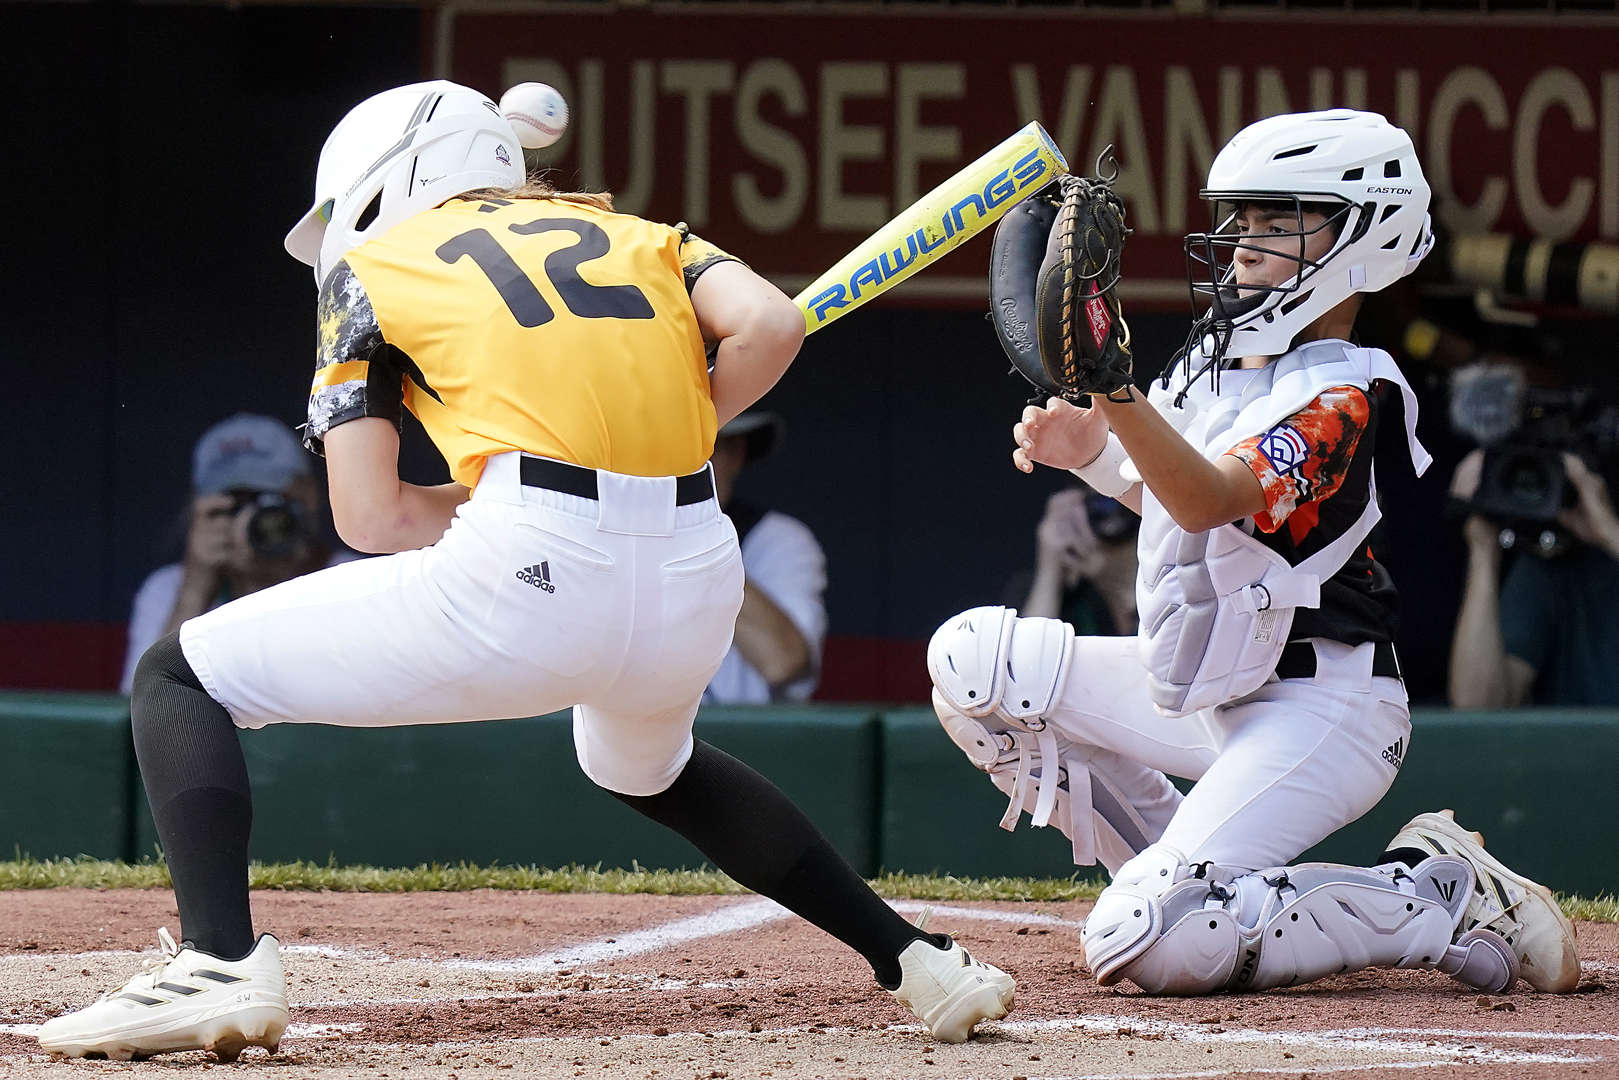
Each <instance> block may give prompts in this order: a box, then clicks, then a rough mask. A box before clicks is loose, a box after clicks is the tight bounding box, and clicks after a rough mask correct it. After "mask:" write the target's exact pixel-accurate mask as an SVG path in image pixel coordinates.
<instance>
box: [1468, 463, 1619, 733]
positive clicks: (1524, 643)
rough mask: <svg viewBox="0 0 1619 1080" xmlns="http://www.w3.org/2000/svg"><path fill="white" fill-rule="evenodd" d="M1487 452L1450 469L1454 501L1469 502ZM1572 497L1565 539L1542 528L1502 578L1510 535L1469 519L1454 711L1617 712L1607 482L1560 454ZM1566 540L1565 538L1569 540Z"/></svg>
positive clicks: (1613, 539)
mask: <svg viewBox="0 0 1619 1080" xmlns="http://www.w3.org/2000/svg"><path fill="white" fill-rule="evenodd" d="M1484 462H1485V453H1484V451H1483V450H1474V451H1472V452H1471V453H1469V454H1468V455H1467V456H1466V457H1464V458H1463V459H1462V461H1461V464H1460V465H1458V466H1457V467H1456V472H1455V475H1454V476H1453V477H1452V480H1451V489H1450V490H1451V495H1452V496H1453V497H1454V498H1455V499H1456V500H1458V501H1459V502H1462V503H1471V502H1472V501H1473V500H1474V497H1475V495H1476V494H1477V493H1478V490H1479V483H1480V479H1481V477H1482V475H1483V472H1484ZM1562 462H1563V474H1564V476H1565V477H1566V480H1567V484H1568V487H1569V488H1570V489H1571V491H1572V495H1571V497H1570V498H1567V499H1565V500H1564V501H1565V503H1567V502H1571V503H1572V505H1567V506H1566V507H1565V508H1564V509H1562V510H1560V511H1559V512H1558V513H1557V517H1556V523H1557V525H1559V526H1561V527H1562V529H1563V530H1566V534H1567V536H1566V537H1563V536H1561V535H1560V534H1559V533H1558V532H1556V531H1553V530H1551V529H1549V528H1548V529H1546V530H1545V531H1543V532H1542V533H1541V534H1540V538H1539V541H1538V542H1537V543H1534V544H1517V545H1515V546H1517V547H1518V548H1519V549H1520V550H1519V554H1518V555H1517V556H1516V557H1515V558H1514V560H1513V562H1512V566H1511V567H1510V568H1509V569H1508V570H1507V573H1506V577H1505V580H1504V581H1503V580H1502V577H1501V561H1502V552H1503V548H1504V546H1505V545H1504V543H1503V541H1504V540H1511V539H1513V538H1514V532H1513V530H1510V529H1503V528H1502V527H1501V526H1499V525H1498V524H1496V523H1494V522H1492V521H1490V520H1488V519H1487V518H1485V517H1483V516H1482V515H1480V514H1477V513H1472V514H1469V515H1468V516H1467V519H1466V522H1465V524H1464V526H1463V535H1464V537H1465V538H1466V541H1467V580H1466V584H1465V585H1464V587H1463V593H1462V604H1461V611H1460V612H1459V613H1458V615H1457V619H1456V633H1455V637H1454V639H1453V641H1452V643H1451V655H1450V703H1451V705H1452V706H1453V707H1456V708H1507V707H1512V706H1517V705H1523V704H1526V703H1529V702H1534V703H1535V704H1539V705H1593V706H1614V705H1619V680H1615V679H1614V677H1613V663H1614V657H1616V656H1619V515H1616V514H1615V513H1614V508H1613V502H1612V500H1611V499H1610V498H1609V494H1608V485H1607V483H1606V482H1605V481H1604V480H1603V478H1602V477H1601V476H1600V475H1598V474H1597V473H1596V472H1594V471H1592V470H1591V468H1590V467H1588V466H1587V465H1586V463H1585V462H1584V461H1583V460H1581V458H1580V457H1579V456H1578V455H1576V454H1572V453H1567V452H1565V453H1563V454H1562ZM1570 538H1571V539H1570Z"/></svg>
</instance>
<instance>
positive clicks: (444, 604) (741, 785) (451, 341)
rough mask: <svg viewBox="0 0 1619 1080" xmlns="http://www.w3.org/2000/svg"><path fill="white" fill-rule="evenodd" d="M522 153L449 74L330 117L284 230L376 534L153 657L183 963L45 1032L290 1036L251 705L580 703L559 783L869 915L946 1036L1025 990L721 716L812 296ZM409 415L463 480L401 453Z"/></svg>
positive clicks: (244, 600)
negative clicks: (778, 778)
mask: <svg viewBox="0 0 1619 1080" xmlns="http://www.w3.org/2000/svg"><path fill="white" fill-rule="evenodd" d="M522 155H523V149H522V147H521V146H520V145H519V143H518V140H517V133H516V131H515V130H514V129H513V127H512V124H511V122H510V121H509V120H507V119H506V117H505V115H504V114H503V113H502V111H501V109H500V108H499V107H498V106H497V105H496V104H495V102H494V101H493V100H491V99H490V98H488V97H487V96H485V95H484V94H481V93H479V92H478V91H476V90H473V89H471V88H470V87H465V86H460V85H457V84H455V83H451V82H446V81H443V80H434V81H432V82H424V83H412V84H410V85H408V86H400V87H395V88H393V89H390V90H385V91H383V92H382V93H380V94H375V95H373V96H372V97H370V98H367V99H366V100H365V101H362V102H360V103H359V104H358V105H356V106H355V107H354V108H353V109H350V110H349V112H348V114H347V115H346V116H344V117H343V119H342V121H340V122H339V123H338V125H337V127H335V128H334V129H332V133H331V135H330V136H329V137H328V138H327V140H326V143H325V145H324V147H323V148H322V150H321V154H320V160H319V162H318V164H317V166H316V169H315V197H314V199H313V201H312V202H311V204H310V206H309V208H308V210H306V211H305V213H304V215H303V216H302V218H300V219H299V221H298V222H297V224H296V225H294V226H293V228H292V230H291V231H290V232H289V233H288V234H287V240H286V247H287V251H288V252H289V253H290V254H292V255H293V256H294V257H295V258H297V259H299V260H300V261H302V262H303V263H305V264H306V265H308V266H309V267H310V268H311V269H313V271H314V275H313V276H314V283H315V286H316V289H317V291H318V292H317V295H318V307H317V312H318V326H319V330H318V333H317V339H318V359H317V363H316V372H315V379H314V385H313V386H312V387H311V391H310V398H309V423H308V426H307V436H306V444H307V445H308V446H309V448H310V449H311V450H314V451H317V452H319V453H321V454H322V455H323V456H324V457H325V459H326V478H327V486H328V490H329V491H330V492H331V507H332V523H333V525H334V526H335V528H336V529H337V532H338V535H339V536H341V537H342V538H343V540H344V542H346V543H348V544H349V545H350V546H351V547H354V548H355V549H356V550H360V551H367V552H373V553H376V554H377V555H378V557H377V558H373V559H358V560H354V561H352V562H346V563H343V564H341V565H338V566H332V567H328V568H327V569H325V570H320V571H317V572H315V573H312V574H308V575H305V576H302V577H295V578H292V579H291V580H288V581H283V582H281V583H280V584H278V585H274V586H272V587H270V588H267V589H262V590H260V591H258V592H255V593H252V594H250V595H247V596H242V597H239V598H238V599H236V600H233V601H231V602H230V603H228V604H224V605H221V606H220V607H216V608H214V609H213V610H212V611H209V612H206V613H205V614H203V615H200V616H198V617H197V618H193V619H188V620H186V622H185V623H184V624H183V625H182V626H181V627H180V630H179V632H178V633H177V634H169V635H168V636H166V637H164V638H162V639H160V640H159V641H158V642H156V643H154V644H153V645H152V646H151V647H150V648H149V649H148V650H147V651H146V653H145V654H144V655H143V657H142V658H141V660H140V662H139V663H138V664H137V665H136V670H135V677H134V680H133V686H132V688H131V694H130V732H131V737H132V741H133V745H134V748H135V755H136V759H137V761H138V763H139V765H140V769H141V780H142V783H143V784H144V786H145V790H146V792H147V796H148V801H149V802H150V804H151V807H152V820H153V824H154V825H155V826H156V829H157V835H158V838H159V840H160V841H161V843H162V847H163V854H164V857H165V859H166V860H167V861H168V865H169V871H170V878H171V880H172V881H173V883H174V890H175V902H176V905H177V908H178V912H179V916H180V942H179V943H178V944H176V942H175V940H174V939H173V937H172V936H171V935H169V934H168V932H167V931H166V930H165V931H163V932H162V933H161V934H160V935H159V937H160V940H161V941H162V943H163V946H164V952H163V956H162V957H161V958H160V959H159V960H158V961H157V965H158V969H157V970H156V971H155V972H154V970H153V969H152V967H151V965H147V967H146V970H144V971H143V972H142V973H141V974H138V975H136V976H135V977H134V978H133V979H132V980H131V981H130V982H129V983H127V984H125V987H124V989H123V990H122V991H119V992H112V993H107V994H103V995H102V996H101V998H100V999H99V1000H98V1001H96V1002H93V1003H91V1004H90V1005H88V1006H87V1007H85V1008H82V1009H79V1010H78V1011H76V1012H71V1013H68V1014H66V1015H63V1016H58V1017H55V1018H53V1019H52V1020H50V1021H49V1022H47V1023H45V1024H43V1025H41V1026H40V1030H39V1043H40V1047H41V1048H42V1049H43V1050H45V1051H47V1052H49V1053H52V1054H59V1055H62V1056H67V1057H85V1056H101V1057H109V1058H120V1059H128V1058H130V1057H146V1056H151V1055H153V1054H166V1053H172V1052H177V1051H185V1050H207V1051H210V1052H212V1053H214V1054H215V1055H216V1056H218V1057H219V1058H220V1059H221V1060H224V1061H230V1060H234V1058H235V1056H236V1055H237V1054H238V1053H240V1052H241V1051H242V1050H243V1049H244V1048H246V1047H248V1046H257V1047H263V1048H265V1049H266V1050H268V1051H269V1052H270V1053H272V1054H273V1053H275V1052H276V1050H277V1048H278V1046H279V1045H280V1041H281V1037H282V1035H283V1034H284V1033H285V1032H286V1030H287V1024H288V1022H289V1020H290V1017H291V1014H290V1011H289V1008H288V1004H287V979H286V972H285V970H284V969H283V967H282V964H281V954H280V948H279V943H278V942H277V941H276V939H275V937H274V936H273V935H271V934H256V933H255V932H254V926H253V914H252V910H251V899H250V896H249V892H248V839H249V835H250V833H251V831H252V822H253V803H252V790H251V779H250V777H249V775H248V771H247V764H246V760H245V759H244V757H243V753H242V746H241V739H240V738H239V736H238V732H239V731H247V732H250V731H253V730H255V729H258V728H263V727H268V726H272V725H277V724H287V723H298V724H322V725H329V726H336V727H346V728H353V729H367V728H394V727H401V726H407V725H412V724H447V723H461V722H471V721H480V720H497V719H504V718H512V717H525V716H544V715H547V714H550V713H554V712H557V711H559V710H561V709H567V708H571V709H572V715H573V725H572V726H573V743H574V755H573V756H574V758H575V759H576V762H577V765H575V764H574V763H573V762H562V761H556V760H552V759H551V757H550V756H546V755H542V756H538V757H533V758H532V760H529V761H527V762H526V763H525V764H526V765H527V766H529V767H530V768H531V769H532V772H533V779H534V782H535V783H536V784H545V783H546V782H547V778H548V775H549V774H548V770H549V769H555V768H566V769H570V770H571V769H573V768H575V767H577V768H578V769H579V770H580V771H582V772H583V773H584V775H585V776H587V777H589V778H590V780H591V781H592V782H593V783H594V784H596V785H597V786H598V787H599V788H601V789H602V790H604V791H606V792H609V793H611V795H612V796H613V797H614V798H615V799H617V800H619V801H620V802H621V803H623V804H624V805H625V806H627V807H629V808H630V809H632V810H634V811H635V812H636V813H638V814H640V815H641V816H643V817H645V818H646V819H647V820H649V821H652V822H656V823H658V824H660V825H663V826H666V827H668V828H670V829H673V830H674V831H675V832H677V833H679V834H680V835H681V836H682V837H684V838H685V839H686V840H687V841H688V842H689V843H691V844H692V846H693V847H694V848H696V849H697V850H698V851H701V852H702V853H703V856H704V857H705V858H706V859H708V860H709V861H710V862H712V863H713V865H714V866H716V867H717V868H718V869H720V870H722V871H723V872H725V873H727V874H729V875H730V876H731V877H732V878H733V879H734V880H736V881H737V882H739V883H741V884H742V885H743V886H745V887H746V888H749V889H752V890H753V891H754V892H756V893H759V894H760V895H762V896H766V897H769V898H770V899H771V900H773V901H775V902H776V903H778V904H780V905H781V906H782V907H784V908H786V909H788V910H790V911H793V912H796V913H797V914H799V915H801V916H803V917H804V918H805V919H807V920H809V921H810V922H811V923H813V924H814V925H815V926H817V927H819V928H820V929H821V930H823V931H825V932H826V933H828V934H830V935H832V936H833V937H835V938H836V939H837V940H839V941H841V942H843V943H844V944H845V945H846V946H848V947H849V949H850V950H851V951H852V952H853V953H854V954H857V955H859V956H860V957H861V958H862V959H863V960H864V961H865V962H866V963H867V964H869V965H870V969H871V974H872V977H873V979H875V980H876V982H877V983H878V985H880V986H883V987H885V988H887V989H889V990H891V991H892V992H893V994H894V997H895V999H896V1000H897V1001H899V1002H900V1003H901V1004H903V1005H904V1006H905V1007H906V1008H908V1009H909V1010H910V1011H911V1013H912V1014H913V1015H915V1016H916V1017H917V1019H918V1020H919V1021H921V1023H922V1024H923V1025H924V1026H925V1027H926V1028H927V1029H928V1030H929V1031H930V1032H931V1033H932V1034H933V1035H934V1036H935V1037H937V1038H939V1039H943V1040H946V1041H949V1042H961V1041H962V1040H964V1039H966V1038H967V1036H968V1035H969V1034H970V1033H971V1031H972V1029H973V1027H974V1026H975V1025H976V1024H978V1023H979V1022H980V1021H982V1020H993V1019H997V1018H999V1017H1001V1016H1004V1015H1006V1012H1007V1010H1008V1009H1009V1008H1011V1006H1012V1003H1013V994H1014V992H1015V989H1016V988H1015V985H1014V983H1013V981H1012V978H1011V976H1009V975H1007V974H1006V973H1005V972H1003V971H1000V970H999V969H997V968H994V967H992V966H990V965H988V964H985V963H984V962H983V961H981V960H976V959H974V958H973V957H971V956H969V955H968V954H967V952H966V951H965V950H964V949H962V948H961V946H960V945H958V944H956V943H955V942H954V941H953V940H951V938H950V937H949V936H948V935H944V934H933V933H928V932H927V931H925V930H924V929H922V928H921V927H920V926H916V925H913V924H912V923H910V922H909V921H907V920H906V919H905V918H904V916H902V915H900V914H899V913H898V912H897V911H895V910H894V909H893V908H892V907H890V906H889V905H888V904H887V903H886V902H885V901H884V900H883V899H882V898H881V897H879V896H878V895H877V894H876V893H874V892H873V891H872V890H871V887H870V886H869V885H868V884H867V883H866V882H865V880H864V879H863V878H862V877H861V875H860V874H859V872H857V871H856V869H855V868H854V867H852V866H850V865H849V863H848V862H847V861H846V860H845V859H844V858H843V856H842V855H841V854H840V853H839V852H838V850H837V849H836V848H835V847H833V846H832V844H831V842H830V841H828V840H827V838H826V837H825V836H823V835H821V833H820V832H819V830H817V829H816V828H815V826H814V825H813V824H812V823H811V822H810V821H809V819H808V818H806V817H805V816H804V814H803V812H802V811H800V810H799V809H798V808H797V807H796V806H794V805H793V803H792V800H790V799H789V798H788V797H787V796H786V795H785V794H784V793H783V792H782V791H781V790H780V789H779V788H777V787H776V786H775V785H774V784H772V783H770V781H769V780H767V779H766V778H765V777H763V776H761V775H759V774H758V773H756V772H754V771H753V770H752V769H749V768H748V767H747V766H746V765H744V764H743V763H742V762H740V761H737V760H736V759H735V758H733V757H730V756H729V755H727V754H725V753H724V752H722V751H721V750H719V749H718V748H716V747H714V746H711V745H709V744H708V743H707V742H705V741H704V740H702V739H700V738H697V736H696V733H695V732H694V730H693V725H694V723H695V721H696V718H697V710H698V707H699V705H700V703H701V701H702V696H703V690H704V688H705V687H707V686H708V684H709V682H710V680H712V679H713V677H714V673H715V671H716V670H718V668H719V666H720V663H721V661H722V660H723V659H724V658H725V654H726V652H727V651H729V649H730V647H731V642H732V638H733V636H734V632H735V630H736V626H737V615H738V613H739V612H740V611H741V610H742V608H743V605H744V604H745V603H746V602H747V597H748V587H747V583H746V581H745V573H744V570H743V566H742V551H741V545H740V544H739V542H738V539H737V532H736V527H735V526H734V525H733V523H732V522H731V520H730V519H729V518H727V517H726V516H725V514H724V513H723V511H722V510H721V508H720V504H719V499H718V494H717V490H716V487H715V483H714V476H713V469H712V468H711V467H710V466H709V465H708V464H707V461H708V458H709V456H710V454H711V452H712V450H713V445H714V435H715V429H716V426H717V422H723V421H726V420H729V419H731V418H732V417H735V416H737V415H738V414H739V413H741V412H742V411H743V410H744V409H746V408H748V407H749V406H750V405H752V404H753V403H754V402H756V401H758V400H759V398H760V397H761V396H762V395H764V394H765V393H766V392H768V391H769V389H770V388H771V387H772V386H774V385H775V383H776V381H777V380H778V379H780V378H781V376H782V375H783V374H784V373H785V372H786V370H787V368H788V366H789V365H790V364H791V363H792V361H793V358H794V357H796V356H797V355H798V351H799V347H800V346H801V345H802V344H803V340H804V333H805V324H804V316H803V313H802V312H801V311H800V310H799V309H798V307H797V306H796V305H795V304H794V303H793V302H792V300H790V299H789V298H788V297H787V296H786V295H785V294H784V293H783V292H782V291H781V290H780V289H778V288H777V287H776V286H775V285H773V284H771V283H770V282H768V281H766V280H765V279H764V278H762V277H760V276H759V275H758V274H755V273H754V272H753V271H752V270H750V269H749V268H748V267H747V266H745V265H743V264H742V263H741V262H740V261H739V260H737V259H734V258H732V257H731V256H730V255H727V254H726V253H725V252H723V251H720V250H719V249H717V248H715V247H713V246H711V245H708V244H705V243H703V242H702V241H700V240H698V239H696V238H694V237H692V236H689V235H687V233H686V231H685V229H684V228H670V227H669V226H666V225H659V224H655V223H653V222H649V221H644V220H641V219H638V218H635V217H631V216H628V215H623V214H615V213H613V212H612V198H611V196H610V195H608V194H607V193H605V192H601V193H594V194H591V193H572V194H561V193H558V192H557V191H556V190H555V189H554V188H552V187H550V186H549V185H548V184H546V183H544V181H543V180H540V179H539V178H529V177H527V176H526V175H525V173H524V170H523V156H522ZM710 359H711V360H712V363H711V364H710ZM295 377H301V376H295ZM407 410H408V411H410V412H412V413H414V414H415V415H416V416H417V417H418V418H420V420H421V422H422V424H423V426H424V427H425V428H426V429H427V433H428V435H429V436H430V437H431V438H432V440H433V442H434V444H436V446H437V447H438V449H439V451H440V452H441V453H442V454H443V455H444V457H445V459H446V461H447V462H448V463H449V466H450V471H451V473H452V475H453V476H454V478H455V479H454V482H453V483H447V484H434V485H419V484H412V483H408V482H406V481H404V480H402V479H401V478H400V476H399V447H400V442H399V425H400V424H401V422H402V421H403V419H404V415H405V412H406V411H407ZM435 764H438V765H441V766H442V765H443V764H446V763H435ZM451 772H453V770H451ZM451 772H446V771H445V770H444V768H442V767H440V768H438V769H437V770H436V771H435V782H438V783H446V784H457V783H458V784H463V785H465V787H466V789H467V790H468V791H477V790H482V789H484V788H487V787H488V786H489V777H488V776H487V775H485V774H484V773H483V772H482V771H481V767H480V764H479V762H477V761H474V762H471V763H470V764H469V767H468V768H467V769H466V770H465V775H463V776H461V777H456V776H453V775H451ZM441 773H442V775H440V774H441ZM321 797H322V796H321V794H320V793H319V792H318V791H315V790H311V792H310V793H309V795H308V798H309V799H311V800H314V801H316V802H318V800H319V799H320V798H321ZM313 805H314V802H312V803H311V806H313ZM475 819H476V815H472V816H471V817H469V818H468V819H467V822H466V825H467V828H468V829H469V830H472V831H473V832H475V831H476V830H477V828H478V822H477V821H476V820H475ZM530 824H531V825H532V828H533V829H534V830H535V831H536V832H537V833H539V834H544V833H545V832H546V831H547V827H548V826H550V825H554V824H556V823H554V822H546V821H535V822H532V823H530ZM551 831H554V830H551ZM312 842H319V841H318V840H314V841H312Z"/></svg>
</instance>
